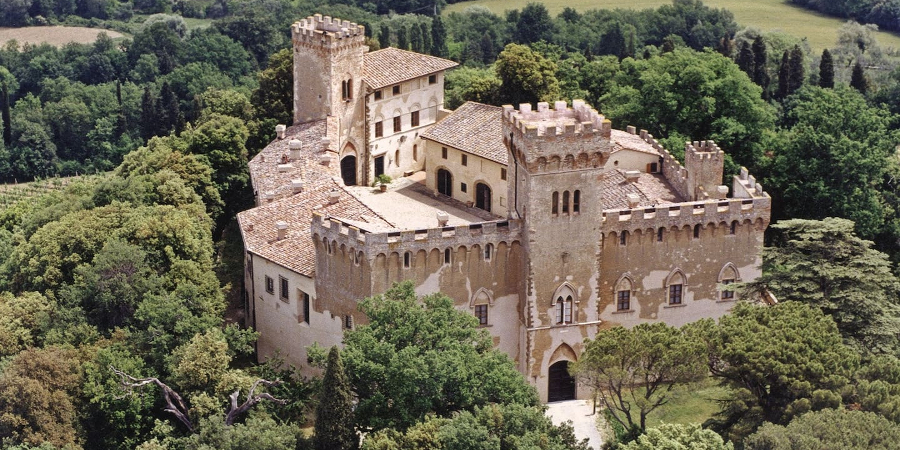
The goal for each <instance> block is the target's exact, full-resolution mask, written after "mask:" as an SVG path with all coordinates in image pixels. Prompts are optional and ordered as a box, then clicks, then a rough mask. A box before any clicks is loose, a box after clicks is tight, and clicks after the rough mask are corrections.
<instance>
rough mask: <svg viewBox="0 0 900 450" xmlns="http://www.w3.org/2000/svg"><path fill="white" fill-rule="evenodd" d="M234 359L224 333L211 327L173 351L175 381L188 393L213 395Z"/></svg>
mask: <svg viewBox="0 0 900 450" xmlns="http://www.w3.org/2000/svg"><path fill="white" fill-rule="evenodd" d="M229 363H231V356H229V355H228V342H226V341H225V335H224V334H223V333H222V331H220V330H218V329H215V328H212V329H209V330H207V331H206V332H205V333H203V334H199V333H198V334H197V335H195V336H194V337H193V339H191V340H190V342H188V343H186V344H183V345H181V346H179V347H178V348H176V349H175V350H174V351H173V352H172V357H171V358H170V360H169V371H170V372H171V373H172V381H173V382H174V383H175V384H176V385H177V386H180V387H181V388H182V389H185V390H188V391H207V392H208V393H210V392H212V389H213V388H215V387H216V386H217V385H218V384H219V383H220V382H222V380H223V379H224V377H225V373H226V372H227V371H228V365H229Z"/></svg>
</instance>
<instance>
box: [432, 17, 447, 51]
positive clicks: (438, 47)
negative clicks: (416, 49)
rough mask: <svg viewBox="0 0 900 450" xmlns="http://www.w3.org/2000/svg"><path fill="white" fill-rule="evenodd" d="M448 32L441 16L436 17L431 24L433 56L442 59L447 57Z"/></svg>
mask: <svg viewBox="0 0 900 450" xmlns="http://www.w3.org/2000/svg"><path fill="white" fill-rule="evenodd" d="M447 53H448V51H447V30H445V29H444V21H443V20H441V16H435V17H434V21H433V22H432V23H431V54H432V55H434V56H438V57H441V58H446V57H447Z"/></svg>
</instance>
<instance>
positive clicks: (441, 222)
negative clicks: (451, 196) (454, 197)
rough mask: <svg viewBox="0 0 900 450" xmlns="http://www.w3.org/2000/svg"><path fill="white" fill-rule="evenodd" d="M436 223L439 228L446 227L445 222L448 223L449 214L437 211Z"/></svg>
mask: <svg viewBox="0 0 900 450" xmlns="http://www.w3.org/2000/svg"><path fill="white" fill-rule="evenodd" d="M437 221H438V226H440V227H445V226H447V222H449V221H450V214H447V212H446V211H438V212H437Z"/></svg>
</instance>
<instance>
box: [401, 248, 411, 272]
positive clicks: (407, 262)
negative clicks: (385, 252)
mask: <svg viewBox="0 0 900 450" xmlns="http://www.w3.org/2000/svg"><path fill="white" fill-rule="evenodd" d="M410 264H412V252H406V253H404V254H403V268H404V269H409V266H410Z"/></svg>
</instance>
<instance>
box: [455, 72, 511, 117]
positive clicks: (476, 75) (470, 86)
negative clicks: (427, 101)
mask: <svg viewBox="0 0 900 450" xmlns="http://www.w3.org/2000/svg"><path fill="white" fill-rule="evenodd" d="M499 95H500V79H499V78H497V74H496V72H494V71H493V70H492V69H489V68H487V69H476V68H473V67H460V68H458V69H455V70H452V71H450V72H447V75H446V77H445V78H444V102H445V103H446V105H447V107H448V108H452V109H456V108H458V107H459V106H460V105H462V104H463V103H465V102H467V101H473V102H479V103H488V104H496V103H498V100H499Z"/></svg>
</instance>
